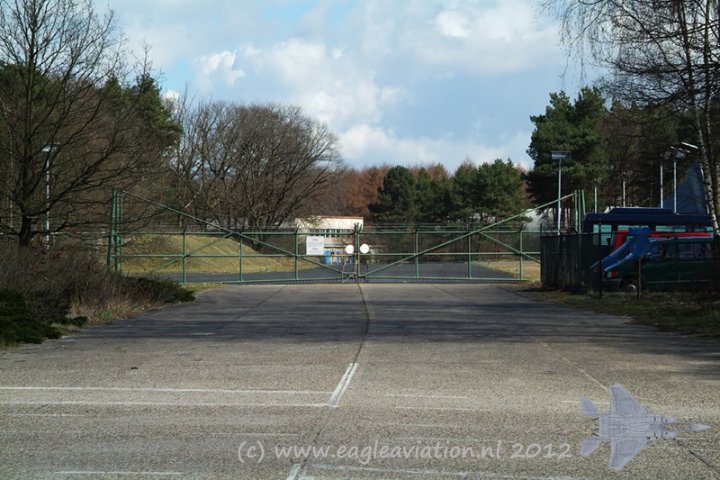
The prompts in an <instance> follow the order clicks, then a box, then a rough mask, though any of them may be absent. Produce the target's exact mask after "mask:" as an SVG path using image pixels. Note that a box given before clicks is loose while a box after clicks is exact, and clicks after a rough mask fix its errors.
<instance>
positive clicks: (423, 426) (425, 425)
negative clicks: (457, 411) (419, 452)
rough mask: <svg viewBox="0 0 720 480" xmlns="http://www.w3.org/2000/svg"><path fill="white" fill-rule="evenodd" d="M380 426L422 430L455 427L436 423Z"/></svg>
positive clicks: (374, 423)
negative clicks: (419, 428) (420, 428)
mask: <svg viewBox="0 0 720 480" xmlns="http://www.w3.org/2000/svg"><path fill="white" fill-rule="evenodd" d="M372 424H373V425H376V422H373V423H372ZM382 425H387V426H390V427H422V428H448V427H454V426H456V425H448V424H437V423H383V424H382Z"/></svg>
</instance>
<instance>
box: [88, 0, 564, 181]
mask: <svg viewBox="0 0 720 480" xmlns="http://www.w3.org/2000/svg"><path fill="white" fill-rule="evenodd" d="M94 1H96V2H100V0H94ZM108 1H109V2H110V3H111V4H114V5H115V8H116V9H118V10H119V15H118V18H119V20H120V21H121V22H123V23H124V24H123V25H122V28H123V30H124V31H125V32H126V34H127V36H128V38H129V39H130V41H131V42H132V44H137V43H139V42H141V41H142V40H143V39H144V40H146V41H147V42H148V43H150V44H151V45H152V51H151V55H152V57H153V61H154V63H155V66H156V67H157V68H160V69H162V70H163V71H165V72H166V73H168V75H166V76H167V77H172V78H171V79H170V78H168V80H171V81H170V82H168V84H166V85H167V87H169V88H175V89H182V88H183V86H184V85H187V86H188V88H189V91H190V94H191V95H197V96H199V97H205V98H208V97H212V98H217V99H224V100H232V101H239V102H243V101H261V102H264V101H269V102H277V103H286V104H294V105H298V106H300V107H302V108H303V110H304V111H305V113H306V114H308V115H310V116H313V117H316V118H318V119H319V120H321V121H324V122H326V123H327V124H328V125H329V127H330V128H331V129H332V130H334V131H335V132H338V133H339V138H340V142H341V147H342V149H343V153H344V156H345V157H346V159H348V161H349V163H352V164H356V165H364V164H371V163H378V162H389V163H403V164H408V165H411V164H416V163H436V162H442V163H444V164H446V165H447V166H448V168H450V169H452V168H454V167H455V166H457V164H459V163H461V162H462V161H463V160H464V159H465V158H466V157H468V156H469V157H471V158H472V159H474V160H476V161H478V162H480V161H491V160H493V159H495V158H498V157H500V158H508V157H509V158H511V159H512V160H513V161H516V162H519V163H521V164H525V165H527V164H528V163H529V159H527V156H526V155H525V149H526V148H527V145H528V143H529V139H530V134H529V132H526V131H523V130H527V129H529V128H531V127H530V125H529V122H528V118H529V116H530V115H532V114H536V113H538V112H536V111H527V112H522V116H521V117H520V118H509V117H508V116H507V112H498V111H497V109H495V110H493V111H492V113H488V112H487V111H485V112H484V111H483V100H482V97H481V95H477V96H473V100H472V101H469V100H467V98H466V97H467V92H468V89H469V88H470V87H468V86H469V85H474V84H475V82H476V81H477V80H478V79H480V82H477V83H482V84H483V86H484V87H483V88H485V89H487V90H486V92H485V90H484V92H485V93H483V94H484V95H486V96H491V95H501V94H505V95H507V94H506V93H499V92H501V91H503V90H505V91H506V90H508V89H503V88H502V87H501V86H499V85H498V84H496V83H493V82H503V81H507V79H508V78H509V76H510V75H512V76H515V77H516V78H523V77H522V76H523V75H528V80H527V88H528V89H533V88H552V87H538V86H537V85H536V84H537V83H538V82H536V81H535V80H536V78H537V77H533V76H532V75H533V74H536V72H537V71H538V68H539V67H541V66H545V67H546V66H548V65H551V66H554V65H559V66H560V67H559V68H558V71H560V70H561V68H562V66H564V55H563V54H562V51H561V50H560V49H559V47H557V43H558V39H557V26H556V25H554V24H553V23H552V22H550V21H549V20H547V19H544V20H543V19H540V20H538V19H537V18H536V16H535V14H534V11H533V7H532V5H533V3H534V2H533V0H434V1H428V0H403V1H401V2H388V1H387V0H362V1H359V2H349V3H345V2H340V1H336V0H313V1H312V2H287V1H286V0H267V1H265V2H250V1H248V0H241V1H239V2H238V1H237V0H214V2H213V8H212V9H208V8H207V6H206V5H204V4H203V3H201V2H197V1H195V0H157V1H153V2H149V3H148V2H147V0H108ZM156 4H157V5H156ZM337 7H339V8H340V10H341V12H340V13H339V14H338V12H337V11H335V13H333V11H334V9H336V8H337ZM548 71H549V70H545V71H544V72H545V75H547V72H548ZM516 83H518V84H522V83H521V82H516ZM550 83H551V82H545V85H548V84H550ZM522 85H524V84H522ZM547 93H548V91H546V90H543V91H542V92H541V95H542V101H545V99H546V98H547ZM529 96H530V95H526V96H525V98H528V97H529ZM493 100H495V101H494V102H488V103H492V104H497V103H498V100H497V99H493ZM503 101H506V102H508V103H511V102H515V103H517V98H515V97H513V96H510V97H509V98H507V99H503ZM539 104H540V105H543V104H542V103H539ZM406 106H412V109H411V110H407V111H406V110H404V108H405V107H406ZM485 108H486V109H489V108H490V107H488V106H487V105H485ZM518 110H520V109H514V111H515V112H516V116H517V115H519V114H518V113H517V112H518ZM453 116H455V117H454V118H456V119H457V118H468V119H472V118H473V117H477V118H481V117H482V118H487V119H488V120H487V121H485V122H482V123H479V124H477V125H473V123H472V121H471V120H470V121H468V122H467V128H465V129H464V130H463V127H462V122H459V121H455V122H447V121H446V119H448V118H453ZM448 124H452V125H453V126H452V127H448ZM448 131H451V133H448ZM398 132H402V133H398Z"/></svg>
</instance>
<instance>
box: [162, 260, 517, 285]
mask: <svg viewBox="0 0 720 480" xmlns="http://www.w3.org/2000/svg"><path fill="white" fill-rule="evenodd" d="M416 268H417V269H416ZM357 273H359V275H360V276H361V277H362V281H363V282H364V283H387V282H388V281H391V282H393V283H396V282H404V283H437V282H452V281H453V280H457V279H463V282H467V281H468V265H467V263H462V262H424V263H419V264H418V265H417V266H416V265H415V264H414V263H400V264H397V265H388V264H379V263H373V264H370V265H367V264H361V265H360V269H359V271H358V272H357ZM416 273H417V276H418V277H421V278H415V276H416ZM158 274H159V275H161V276H163V277H166V278H170V279H171V280H175V281H177V282H182V281H183V275H182V273H179V272H162V273H158ZM355 274H356V271H355V266H354V265H352V264H345V265H327V266H324V267H317V268H309V269H300V270H298V280H301V281H308V282H313V281H321V282H323V283H327V282H328V281H332V280H335V281H337V282H342V281H348V280H353V279H354V275H355ZM470 276H471V277H472V279H474V282H477V283H483V282H488V281H491V282H497V281H499V280H501V281H503V280H512V279H513V278H514V277H513V275H511V274H509V273H505V272H501V271H498V270H492V269H489V268H485V267H483V266H481V265H477V264H475V263H473V264H471V266H470ZM239 280H240V276H239V273H205V272H194V271H191V270H188V271H186V272H185V281H186V282H187V283H223V282H238V281H239ZM243 281H244V282H288V281H295V272H294V271H292V270H290V269H288V271H283V272H253V273H244V274H243Z"/></svg>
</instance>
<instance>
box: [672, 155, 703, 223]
mask: <svg viewBox="0 0 720 480" xmlns="http://www.w3.org/2000/svg"><path fill="white" fill-rule="evenodd" d="M670 150H672V151H673V152H674V153H675V154H674V155H673V213H677V211H678V207H677V162H678V160H685V159H686V158H687V156H688V155H690V154H691V153H693V152H697V150H698V147H696V146H695V145H693V144H690V143H685V142H682V143H681V144H680V146H679V147H670Z"/></svg>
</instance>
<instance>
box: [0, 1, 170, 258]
mask: <svg viewBox="0 0 720 480" xmlns="http://www.w3.org/2000/svg"><path fill="white" fill-rule="evenodd" d="M123 48H124V47H123V42H122V39H121V37H120V35H119V33H118V32H117V30H116V27H115V21H114V18H113V14H112V13H111V12H110V13H107V14H105V15H100V14H98V13H96V11H95V10H94V8H93V2H92V1H90V0H0V165H1V167H2V171H3V175H4V176H5V175H7V176H6V177H5V179H4V180H5V181H4V182H1V183H3V186H4V189H3V191H2V194H3V198H2V202H0V218H1V219H2V220H1V221H0V229H1V231H2V232H3V233H6V234H10V235H15V236H17V237H18V239H19V240H18V241H19V244H20V245H22V246H27V245H29V244H30V242H31V240H32V238H33V237H34V236H36V235H38V234H43V235H49V234H50V233H53V232H58V231H61V230H68V229H73V228H82V227H83V226H85V225H87V224H88V223H92V222H96V221H97V220H98V217H97V215H96V213H98V208H97V204H98V202H103V201H105V199H106V198H107V197H109V192H110V189H111V187H120V188H122V187H126V186H129V185H131V184H133V183H135V182H137V181H138V179H139V178H141V177H142V176H143V175H146V174H148V173H149V172H150V171H151V170H152V168H153V167H154V163H155V164H157V163H158V162H157V157H158V152H159V151H160V146H161V144H162V143H163V142H167V139H162V138H161V136H158V135H149V134H148V130H149V129H150V128H149V127H150V125H149V123H150V122H153V121H154V120H155V119H153V118H146V114H147V113H148V110H147V103H146V102H143V101H140V100H141V98H140V97H143V96H144V95H146V94H147V93H148V92H147V91H146V90H147V88H149V89H150V90H152V89H153V88H155V86H154V84H153V83H152V80H151V79H150V77H149V76H148V73H147V71H143V72H142V73H141V74H140V75H139V76H138V83H137V85H136V86H135V87H132V88H129V87H127V86H126V84H124V83H123V82H124V78H125V76H126V72H128V70H127V69H126V65H125V63H124V50H123ZM146 87H147V88H146ZM155 93H157V91H155ZM148 98H149V97H148ZM143 109H146V110H145V111H143ZM150 116H152V115H150ZM102 210H103V217H105V216H106V209H105V207H103V208H102ZM48 212H49V213H50V215H48ZM103 220H105V221H106V218H103Z"/></svg>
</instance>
